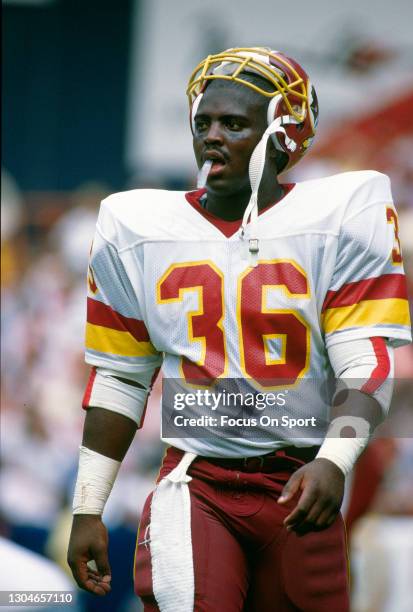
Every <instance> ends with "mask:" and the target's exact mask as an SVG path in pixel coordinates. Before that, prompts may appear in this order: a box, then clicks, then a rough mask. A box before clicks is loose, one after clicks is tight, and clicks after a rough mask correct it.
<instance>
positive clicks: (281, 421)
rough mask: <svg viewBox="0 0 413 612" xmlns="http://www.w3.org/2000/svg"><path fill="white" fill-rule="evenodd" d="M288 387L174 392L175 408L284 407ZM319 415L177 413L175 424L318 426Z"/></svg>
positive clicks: (258, 408) (264, 408)
mask: <svg viewBox="0 0 413 612" xmlns="http://www.w3.org/2000/svg"><path fill="white" fill-rule="evenodd" d="M287 395H288V389H287V390H285V391H280V392H278V393H273V392H271V391H270V392H268V393H259V392H258V393H252V392H246V393H240V392H238V393H237V392H234V391H227V390H226V389H225V388H224V389H222V390H221V391H216V392H214V391H210V390H209V389H197V390H196V391H195V392H187V393H174V394H173V408H174V410H175V411H184V410H185V409H188V408H201V407H205V408H209V409H210V410H211V411H212V412H213V413H215V414H216V411H217V410H218V409H219V411H222V410H223V409H225V408H234V407H237V406H238V407H240V406H243V407H245V408H250V409H251V411H250V412H252V411H254V410H255V411H259V412H263V411H265V410H266V409H268V408H269V407H274V406H277V407H282V406H285V405H286V403H287V399H286V398H287ZM316 421H317V420H316V417H314V416H312V417H306V418H294V417H291V416H289V415H287V414H285V415H282V416H281V417H279V416H274V415H269V414H259V415H257V416H246V415H244V416H231V415H230V414H228V413H221V414H217V415H216V416H212V415H211V414H201V415H199V416H185V415H184V414H175V415H174V416H173V424H174V426H175V427H212V428H214V427H225V428H228V427H236V428H239V427H241V428H242V427H257V426H261V427H280V426H282V427H287V428H288V429H293V428H295V427H306V426H311V427H316Z"/></svg>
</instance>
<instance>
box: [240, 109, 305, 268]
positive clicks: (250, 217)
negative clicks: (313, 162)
mask: <svg viewBox="0 0 413 612" xmlns="http://www.w3.org/2000/svg"><path fill="white" fill-rule="evenodd" d="M287 123H298V121H296V119H294V117H291V116H290V115H284V116H282V117H277V118H276V119H274V121H272V122H271V123H270V125H269V126H268V127H267V129H266V130H265V132H264V134H263V135H262V138H261V140H260V141H259V143H258V144H257V146H256V147H255V149H254V151H253V152H252V155H251V159H250V163H249V177H250V183H251V198H250V201H249V203H248V206H247V208H246V209H245V212H244V216H243V218H242V224H241V237H244V234H245V229H246V227H247V224H248V221H250V238H249V240H248V244H249V248H248V250H249V261H250V265H251V266H253V267H255V266H256V265H257V260H258V251H259V244H258V238H257V233H256V232H257V227H256V226H257V218H258V189H259V187H260V183H261V179H262V175H263V172H264V167H265V161H266V153H267V143H268V138H269V137H270V136H272V135H273V134H283V135H284V138H285V143H286V146H287V148H288V149H290V150H294V149H295V147H296V144H295V142H294V141H293V140H291V138H289V137H288V136H287V134H286V131H285V128H284V127H283V124H284V125H285V124H287Z"/></svg>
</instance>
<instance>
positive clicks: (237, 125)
mask: <svg viewBox="0 0 413 612" xmlns="http://www.w3.org/2000/svg"><path fill="white" fill-rule="evenodd" d="M226 124H227V127H228V128H229V129H230V130H233V131H235V132H237V131H238V130H241V129H242V125H241V122H240V121H239V120H238V119H236V118H235V117H228V119H227V121H226Z"/></svg>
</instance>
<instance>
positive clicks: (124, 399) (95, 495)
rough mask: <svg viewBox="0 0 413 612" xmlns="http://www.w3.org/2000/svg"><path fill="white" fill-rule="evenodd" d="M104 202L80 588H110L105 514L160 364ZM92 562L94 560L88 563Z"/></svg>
mask: <svg viewBox="0 0 413 612" xmlns="http://www.w3.org/2000/svg"><path fill="white" fill-rule="evenodd" d="M112 208H113V207H112V206H111V205H110V202H109V203H107V205H106V204H105V203H103V204H102V207H101V210H100V214H99V220H98V224H97V231H96V234H95V238H94V242H93V248H92V252H91V257H90V267H89V276H88V287H89V294H88V300H87V324H86V362H87V363H89V364H90V365H91V366H93V367H92V371H91V375H90V379H89V382H88V385H87V388H86V392H85V395H84V399H83V408H85V410H86V411H87V414H86V419H85V424H84V432H83V440H82V446H81V447H80V455H79V469H78V476H77V481H76V486H75V494H74V500H73V514H74V517H73V525H72V532H71V537H70V544H69V550H68V563H69V565H70V567H71V569H72V572H73V576H74V578H75V579H76V582H77V583H78V585H79V586H80V587H81V588H83V589H86V590H88V591H90V592H92V593H95V594H97V595H105V594H106V593H107V592H108V591H109V590H110V576H111V572H110V565H109V560H108V534H107V531H106V527H105V526H104V524H103V522H102V513H103V510H104V507H105V503H106V501H107V499H108V497H109V494H110V491H111V489H112V486H113V484H114V482H115V478H116V475H117V473H118V470H119V467H120V465H121V461H122V459H123V457H124V456H125V454H126V452H127V450H128V448H129V446H130V444H131V441H132V439H133V437H134V434H135V432H136V429H137V428H139V427H141V426H142V423H143V419H144V414H145V408H146V403H147V399H148V395H149V393H150V390H151V386H152V383H153V382H154V379H155V377H156V374H157V372H158V370H159V367H160V365H161V362H162V355H161V354H160V353H159V352H158V351H157V350H156V348H155V347H154V346H153V344H152V342H151V339H150V337H149V332H148V329H147V327H146V324H145V310H144V301H143V300H140V299H138V297H137V296H138V295H139V296H144V285H143V279H141V277H140V276H139V275H138V274H137V270H136V268H134V269H133V270H132V273H133V274H134V282H133V283H132V282H131V281H130V279H129V273H128V268H127V264H126V263H125V262H124V260H123V259H122V257H121V256H120V255H119V249H118V243H119V241H120V240H121V233H122V227H121V225H120V223H119V220H118V219H116V218H114V214H113V210H112ZM91 562H93V563H91ZM88 564H89V565H88Z"/></svg>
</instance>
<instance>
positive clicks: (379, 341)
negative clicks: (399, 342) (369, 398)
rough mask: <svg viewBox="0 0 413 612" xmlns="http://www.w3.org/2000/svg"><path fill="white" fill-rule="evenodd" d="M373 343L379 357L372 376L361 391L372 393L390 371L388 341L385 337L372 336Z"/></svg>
mask: <svg viewBox="0 0 413 612" xmlns="http://www.w3.org/2000/svg"><path fill="white" fill-rule="evenodd" d="M370 341H371V343H372V345H373V349H374V353H375V355H376V359H377V365H376V367H375V368H374V370H373V371H372V373H371V375H370V378H369V380H368V381H367V382H365V383H364V385H363V386H362V387H361V389H360V391H363V393H368V394H369V395H372V394H373V393H374V392H375V391H377V389H378V388H379V387H380V386H381V385H382V384H383V383H384V381H385V380H386V378H387V377H388V375H389V373H390V359H389V353H388V352H387V346H386V341H385V339H384V338H380V337H375V338H370Z"/></svg>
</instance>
